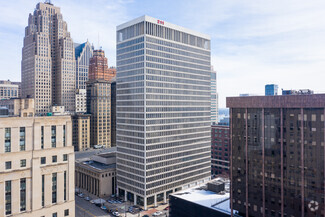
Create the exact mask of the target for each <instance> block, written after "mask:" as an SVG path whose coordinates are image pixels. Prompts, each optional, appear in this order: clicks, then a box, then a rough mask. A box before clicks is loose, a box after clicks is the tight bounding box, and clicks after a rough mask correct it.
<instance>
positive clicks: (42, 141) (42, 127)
mask: <svg viewBox="0 0 325 217" xmlns="http://www.w3.org/2000/svg"><path fill="white" fill-rule="evenodd" d="M41 149H44V126H41Z"/></svg>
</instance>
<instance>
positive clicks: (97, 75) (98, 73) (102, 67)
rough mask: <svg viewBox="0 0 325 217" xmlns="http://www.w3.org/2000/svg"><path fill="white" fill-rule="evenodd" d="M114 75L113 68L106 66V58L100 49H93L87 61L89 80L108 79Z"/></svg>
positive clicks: (114, 70)
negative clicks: (91, 55)
mask: <svg viewBox="0 0 325 217" xmlns="http://www.w3.org/2000/svg"><path fill="white" fill-rule="evenodd" d="M115 76H116V69H115V68H108V65H107V58H106V57H105V52H104V51H103V50H102V49H99V50H94V52H93V57H92V58H91V59H90V61H89V75H88V77H89V80H104V81H110V80H112V78H114V77H115Z"/></svg>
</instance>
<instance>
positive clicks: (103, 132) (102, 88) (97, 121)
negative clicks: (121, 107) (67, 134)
mask: <svg viewBox="0 0 325 217" xmlns="http://www.w3.org/2000/svg"><path fill="white" fill-rule="evenodd" d="M87 114H90V147H94V146H95V147H97V146H100V147H106V148H108V147H110V146H111V84H110V82H109V81H104V80H92V81H88V82H87Z"/></svg>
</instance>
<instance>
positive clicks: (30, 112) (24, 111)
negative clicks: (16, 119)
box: [0, 98, 35, 117]
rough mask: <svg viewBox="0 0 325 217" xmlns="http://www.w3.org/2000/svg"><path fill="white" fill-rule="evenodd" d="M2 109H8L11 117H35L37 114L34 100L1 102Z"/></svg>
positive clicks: (18, 99) (17, 99) (7, 100)
mask: <svg viewBox="0 0 325 217" xmlns="http://www.w3.org/2000/svg"><path fill="white" fill-rule="evenodd" d="M0 107H6V108H8V112H9V113H8V115H10V116H21V117H33V116H34V113H35V103H34V99H32V98H27V99H20V98H16V99H6V100H0Z"/></svg>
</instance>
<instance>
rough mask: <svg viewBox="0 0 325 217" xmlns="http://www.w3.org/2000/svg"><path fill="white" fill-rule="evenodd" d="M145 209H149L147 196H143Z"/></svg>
mask: <svg viewBox="0 0 325 217" xmlns="http://www.w3.org/2000/svg"><path fill="white" fill-rule="evenodd" d="M143 209H144V210H147V198H146V197H143Z"/></svg>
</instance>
